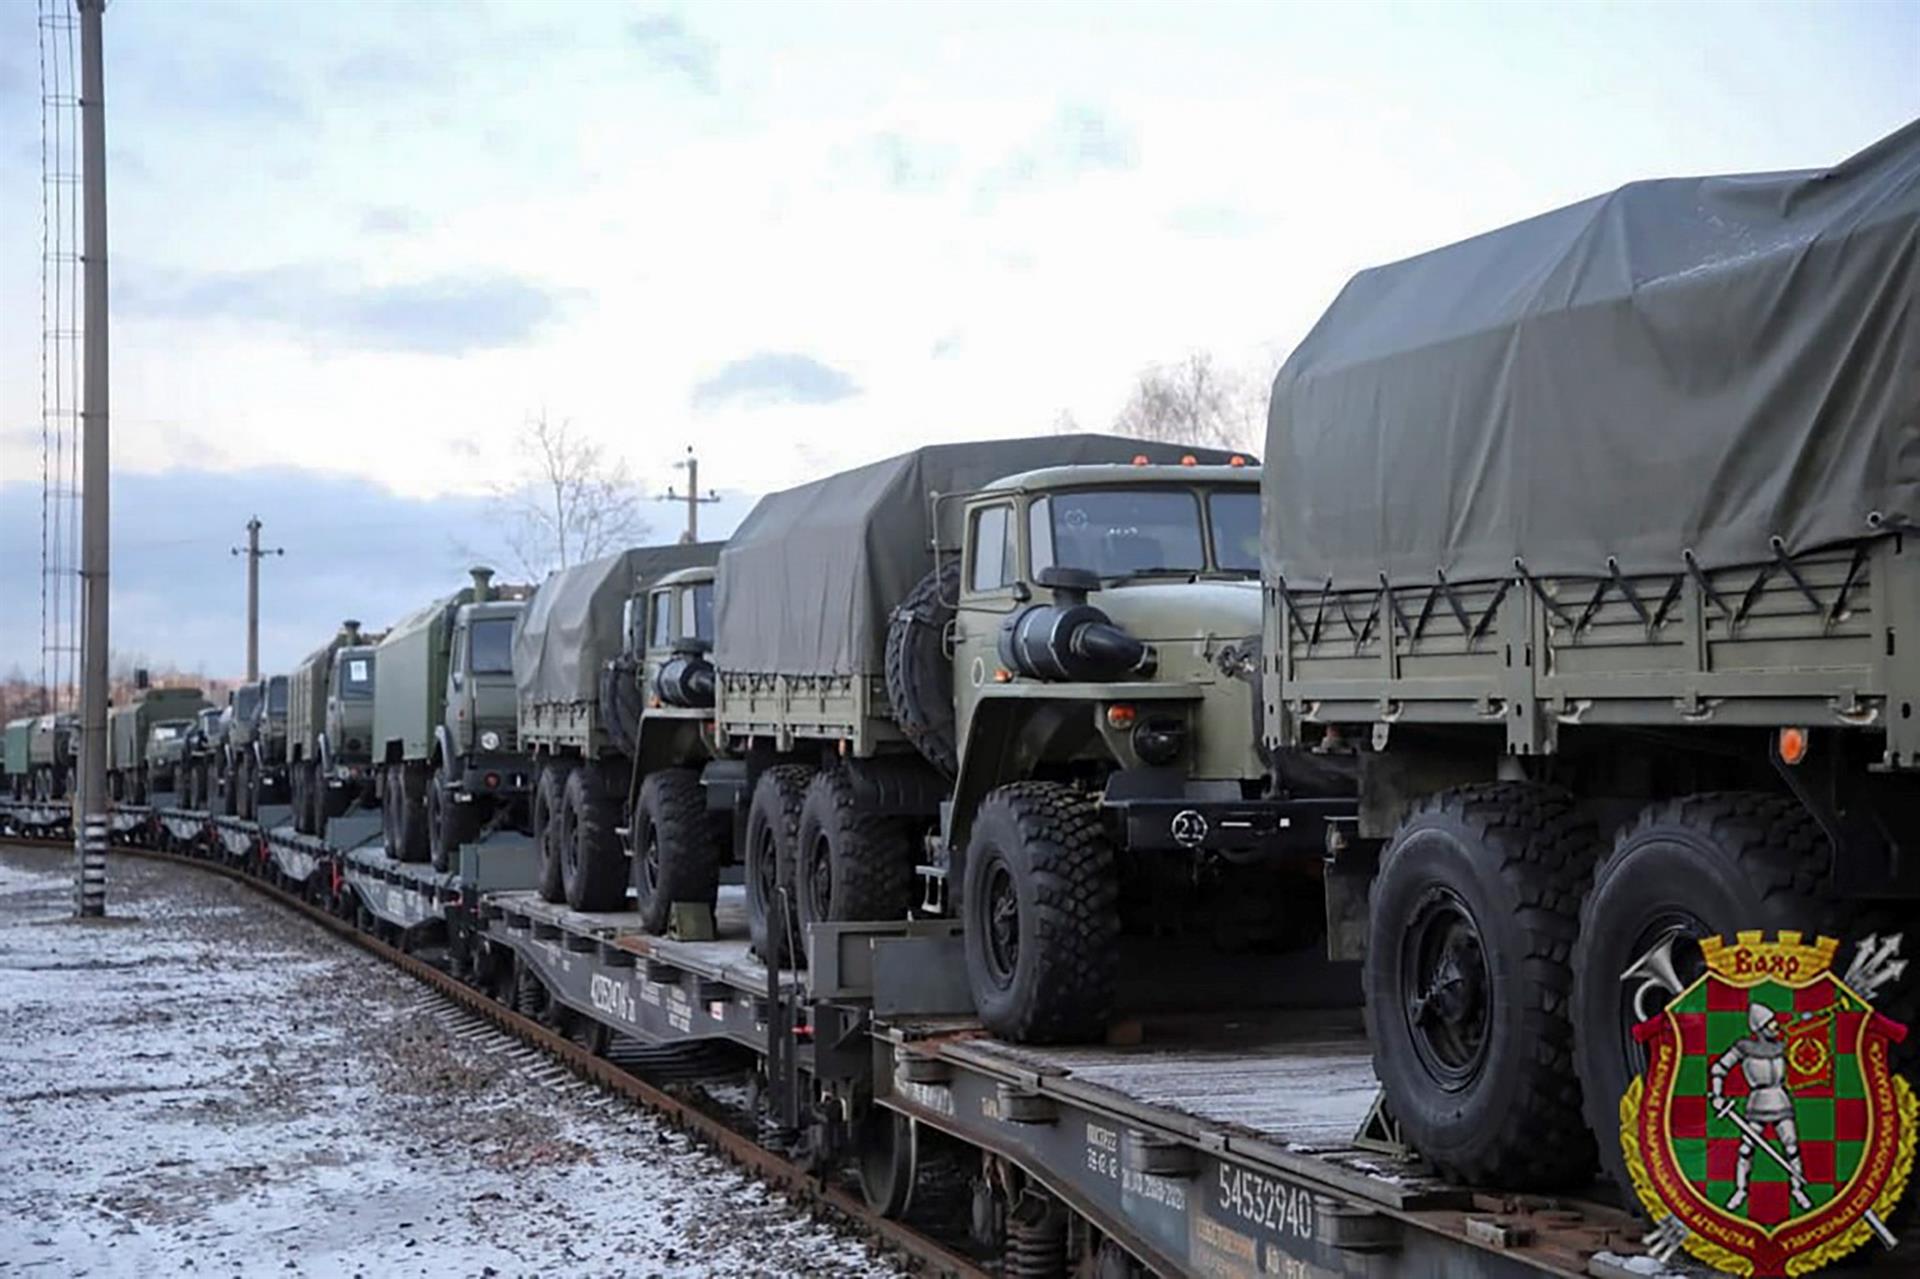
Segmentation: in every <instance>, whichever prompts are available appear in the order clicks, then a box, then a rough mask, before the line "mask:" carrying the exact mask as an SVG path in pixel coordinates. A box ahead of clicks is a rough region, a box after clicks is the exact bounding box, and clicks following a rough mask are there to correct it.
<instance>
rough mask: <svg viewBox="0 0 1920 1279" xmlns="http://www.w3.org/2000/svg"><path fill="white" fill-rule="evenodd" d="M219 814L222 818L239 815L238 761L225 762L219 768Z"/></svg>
mask: <svg viewBox="0 0 1920 1279" xmlns="http://www.w3.org/2000/svg"><path fill="white" fill-rule="evenodd" d="M220 813H221V815H222V816H224V817H238V816H239V815H240V761H239V760H237V759H233V760H227V761H225V762H224V763H222V764H221V766H220Z"/></svg>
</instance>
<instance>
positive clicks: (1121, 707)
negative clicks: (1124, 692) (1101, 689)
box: [1107, 702, 1139, 729]
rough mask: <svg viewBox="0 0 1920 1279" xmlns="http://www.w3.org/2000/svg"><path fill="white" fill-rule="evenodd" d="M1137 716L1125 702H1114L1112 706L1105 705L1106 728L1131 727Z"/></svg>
mask: <svg viewBox="0 0 1920 1279" xmlns="http://www.w3.org/2000/svg"><path fill="white" fill-rule="evenodd" d="M1137 718H1139V715H1138V713H1137V712H1135V710H1134V709H1133V707H1131V706H1129V705H1127V704H1126V703H1125V702H1116V703H1115V704H1113V705H1112V706H1109V707H1107V727H1108V728H1121V729H1125V728H1132V727H1133V722H1134V720H1135V719H1137Z"/></svg>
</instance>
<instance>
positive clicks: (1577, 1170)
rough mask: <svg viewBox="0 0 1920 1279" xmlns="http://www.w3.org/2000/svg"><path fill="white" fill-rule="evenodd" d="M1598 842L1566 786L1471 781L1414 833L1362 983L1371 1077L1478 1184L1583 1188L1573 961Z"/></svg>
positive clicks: (1424, 815)
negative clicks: (1572, 1007)
mask: <svg viewBox="0 0 1920 1279" xmlns="http://www.w3.org/2000/svg"><path fill="white" fill-rule="evenodd" d="M1597 842H1598V836H1597V833H1596V831H1595V829H1594V826H1593V824H1592V823H1591V822H1590V821H1588V820H1587V819H1585V818H1583V817H1581V816H1580V815H1579V814H1578V813H1577V812H1576V811H1575V808H1574V804H1573V800H1572V797H1571V796H1569V795H1567V794H1566V793H1565V792H1564V791H1560V790H1556V789H1553V788H1550V787H1545V786H1535V785H1531V784H1528V783H1524V782H1494V783H1488V784H1483V785H1475V786H1462V787H1459V788H1457V789H1454V790H1448V791H1443V792H1441V793H1440V794H1438V795H1433V796H1430V797H1428V798H1427V799H1426V800H1424V801H1423V802H1422V803H1421V805H1420V806H1419V807H1418V808H1416V809H1415V810H1414V812H1413V813H1412V814H1411V815H1410V816H1409V817H1408V818H1407V819H1406V821H1404V822H1403V823H1401V826H1400V829H1399V831H1398V832H1397V833H1396V834H1395V835H1394V838H1393V841H1392V843H1391V844H1390V846H1389V847H1388V849H1387V851H1386V852H1385V853H1384V854H1382V856H1381V860H1380V871H1379V874H1378V876H1377V877H1376V878H1375V880H1374V884H1373V892H1372V901H1371V907H1370V914H1369V921H1368V938H1369V942H1368V948H1367V957H1366V962H1365V964H1364V966H1363V970H1362V977H1363V983H1364V987H1365V992H1366V1021H1367V1035H1368V1040H1369V1042H1370V1043H1372V1045H1373V1067H1374V1072H1375V1073H1376V1074H1377V1075H1378V1076H1379V1077H1380V1085H1381V1089H1382V1092H1383V1093H1384V1095H1385V1099H1386V1104H1387V1108H1388V1110H1389V1111H1390V1112H1391V1113H1392V1115H1393V1117H1394V1118H1395V1119H1396V1120H1398V1121H1399V1124H1400V1127H1401V1131H1402V1133H1403V1134H1404V1135H1405V1137H1406V1139H1407V1141H1408V1144H1410V1145H1412V1146H1413V1147H1414V1149H1416V1150H1418V1151H1419V1152H1420V1153H1421V1154H1422V1155H1424V1156H1426V1157H1427V1159H1428V1160H1430V1161H1431V1162H1432V1163H1433V1164H1434V1165H1435V1166H1436V1167H1437V1168H1439V1169H1440V1170H1441V1171H1442V1172H1443V1173H1445V1174H1446V1175H1448V1176H1450V1177H1453V1178H1455V1179H1457V1180H1461V1181H1465V1182H1469V1183H1472V1184H1476V1185H1498V1186H1502V1187H1505V1188H1507V1189H1511V1190H1548V1189H1555V1188H1560V1187H1566V1186H1573V1185H1579V1184H1582V1183H1584V1182H1585V1180H1586V1179H1587V1178H1588V1176H1589V1175H1590V1174H1591V1172H1592V1170H1593V1163H1594V1141H1593V1136H1592V1134H1591V1133H1589V1132H1588V1130H1587V1127H1586V1123H1585V1121H1584V1119H1583V1117H1582V1114H1581V1109H1580V1085H1579V1081H1578V1079H1577V1078H1576V1077H1575V1075H1574V1071H1573V1024H1572V1020H1571V1018H1570V1017H1569V1015H1568V996H1569V993H1570V991H1571V988H1572V985H1573V972H1572V969H1571V967H1570V964H1569V960H1570V958H1571V955H1572V951H1573V943H1574V937H1575V934H1576V933H1577V931H1578V927H1579V909H1580V899H1581V896H1582V895H1583V894H1584V893H1585V891H1586V888H1587V884H1588V881H1589V879H1590V877H1591V875H1592V871H1593V859H1594V852H1595V849H1596V847H1597Z"/></svg>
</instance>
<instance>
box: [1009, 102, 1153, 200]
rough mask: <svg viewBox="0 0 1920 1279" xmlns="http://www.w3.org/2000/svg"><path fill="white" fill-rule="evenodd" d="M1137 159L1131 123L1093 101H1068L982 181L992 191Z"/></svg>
mask: <svg viewBox="0 0 1920 1279" xmlns="http://www.w3.org/2000/svg"><path fill="white" fill-rule="evenodd" d="M1139 163H1140V140H1139V137H1138V135H1137V134H1136V133H1135V131H1134V129H1133V128H1132V126H1130V125H1127V124H1124V123H1122V122H1120V121H1117V120H1115V119H1113V118H1112V117H1110V116H1108V115H1106V114H1105V113H1104V112H1101V111H1098V110H1095V109H1094V108H1092V107H1088V106H1078V105H1073V104H1068V105H1065V106H1062V107H1061V108H1060V110H1059V111H1058V113H1057V114H1055V116H1054V118H1053V119H1052V120H1051V121H1049V122H1048V123H1047V125H1046V127H1045V128H1043V129H1042V130H1041V131H1040V132H1039V133H1038V134H1037V135H1036V136H1035V137H1033V138H1032V139H1030V140H1029V141H1028V142H1026V143H1025V144H1023V145H1022V146H1020V147H1019V148H1017V149H1016V150H1015V151H1014V152H1013V154H1011V155H1010V156H1008V157H1007V159H1006V161H1005V163H1003V164H1002V165H1000V167H999V168H997V169H995V170H994V171H993V172H991V173H989V174H988V175H987V177H986V178H985V180H984V181H983V182H982V184H981V187H982V192H983V193H984V194H987V195H992V194H995V193H997V192H999V191H1002V190H1006V189H1010V188H1015V187H1030V186H1037V185H1040V184H1042V183H1047V182H1057V181H1065V180H1069V179H1072V178H1075V177H1079V176H1081V175H1082V174H1087V173H1098V172H1119V171H1123V170H1127V169H1132V168H1135V167H1136V166H1138V165H1139Z"/></svg>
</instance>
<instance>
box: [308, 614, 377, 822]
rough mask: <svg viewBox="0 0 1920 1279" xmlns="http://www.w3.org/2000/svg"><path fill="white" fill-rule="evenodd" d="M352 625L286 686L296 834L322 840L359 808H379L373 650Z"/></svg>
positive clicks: (342, 627) (367, 638)
mask: <svg viewBox="0 0 1920 1279" xmlns="http://www.w3.org/2000/svg"><path fill="white" fill-rule="evenodd" d="M379 642H380V636H378V635H366V634H364V633H362V631H361V630H360V623H359V622H357V621H354V620H352V619H348V620H347V621H345V622H342V623H341V624H340V631H339V633H338V634H336V635H335V636H334V637H333V638H332V639H331V640H329V641H328V642H327V643H326V644H325V645H324V646H323V647H321V648H319V649H316V650H315V651H314V652H313V653H311V654H309V655H308V657H307V659H306V660H305V661H303V662H301V663H300V665H299V666H297V667H295V668H294V671H293V674H292V675H291V676H289V677H288V683H287V694H288V701H287V779H288V788H289V790H290V791H291V792H292V796H293V828H294V829H295V830H297V831H300V832H301V833H303V834H307V835H325V834H326V831H327V823H328V821H330V820H332V819H333V818H335V817H338V816H340V815H341V814H342V813H344V812H346V811H347V810H348V809H349V808H351V807H352V806H353V805H355V804H360V805H363V806H366V807H371V806H372V805H373V804H374V803H376V802H377V799H378V796H377V788H376V787H375V784H374V768H373V687H374V646H375V645H376V644H378V643H379Z"/></svg>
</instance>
